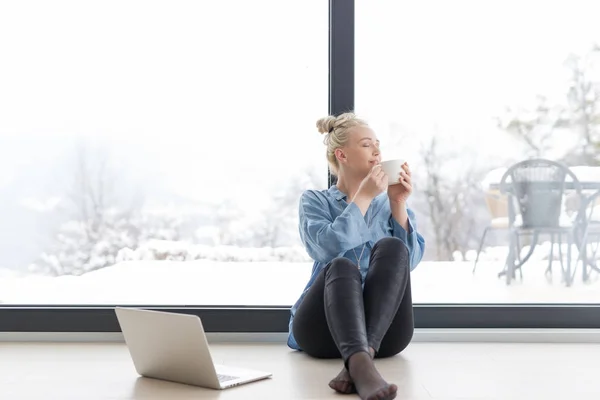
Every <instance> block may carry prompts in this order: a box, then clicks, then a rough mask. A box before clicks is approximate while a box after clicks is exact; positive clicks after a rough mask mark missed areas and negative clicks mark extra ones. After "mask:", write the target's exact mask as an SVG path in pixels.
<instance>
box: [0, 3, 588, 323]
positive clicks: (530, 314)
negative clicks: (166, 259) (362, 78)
mask: <svg viewBox="0 0 600 400" xmlns="http://www.w3.org/2000/svg"><path fill="white" fill-rule="evenodd" d="M354 17H355V2H354V0H329V93H328V96H329V107H328V108H329V110H328V111H329V113H330V114H334V115H337V114H340V113H343V112H346V111H351V110H353V109H354V93H355V90H354V88H355V86H354V79H355V76H354V75H355V66H354V61H355V47H354V42H355V40H354V35H355V18H354ZM328 182H329V184H330V185H331V184H333V183H334V177H333V176H332V175H331V173H330V172H329V171H328ZM115 306H116V304H115V305H111V304H107V305H98V306H83V305H73V306H51V305H0V332H120V328H119V324H118V321H117V319H116V315H115V313H114V307H115ZM127 306H132V307H140V308H145V309H151V310H159V311H170V312H178V313H186V314H194V315H198V316H200V317H201V318H202V321H203V325H204V327H205V329H206V331H207V332H245V333H260V332H264V333H273V332H279V333H281V332H287V330H288V321H289V312H290V307H289V306H279V307H264V306H222V307H221V306H201V305H198V306H188V305H181V306H163V305H147V304H146V305H127ZM414 314H415V327H416V328H429V329H432V328H440V329H443V328H469V329H473V328H475V329H476V328H480V329H481V328H508V329H510V328H515V329H543V328H548V329H600V304H416V305H415V306H414Z"/></svg>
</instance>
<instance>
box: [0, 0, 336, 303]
mask: <svg viewBox="0 0 600 400" xmlns="http://www.w3.org/2000/svg"><path fill="white" fill-rule="evenodd" d="M327 30H328V8H327V3H326V2H323V1H318V0H311V1H303V2H301V3H290V2H282V1H275V0H273V1H271V0H261V1H242V0H240V1H233V2H230V1H228V2H219V1H210V2H197V1H181V2H171V1H151V2H148V1H131V0H128V1H105V2H77V1H53V2H44V1H34V2H18V1H11V2H3V3H2V4H0V54H1V55H2V62H0V115H1V117H0V221H2V224H1V226H0V303H2V304H5V305H11V304H40V305H93V304H165V305H169V304H194V305H229V304H238V305H255V304H261V305H267V304H284V305H285V304H291V303H292V302H293V301H294V297H295V296H296V295H297V294H298V293H300V291H301V290H302V287H301V286H302V284H303V282H302V281H303V279H304V278H305V274H306V271H307V266H308V268H310V262H309V260H308V259H307V255H306V253H305V252H304V250H303V249H302V247H301V244H300V242H299V238H298V235H297V225H296V219H297V209H298V207H297V201H298V197H299V195H300V193H301V192H302V190H304V189H305V188H309V187H311V188H312V187H316V188H325V187H326V184H327V164H326V161H325V157H324V147H323V145H322V138H321V137H319V134H318V132H317V130H316V127H315V122H316V120H317V119H318V118H319V117H321V116H324V115H326V114H327V112H328V109H327V98H328V86H327V79H328V61H327V60H328V54H327V52H328V41H327V37H328V34H327ZM274 281H275V282H280V283H285V286H274V285H273V284H272V282H274Z"/></svg>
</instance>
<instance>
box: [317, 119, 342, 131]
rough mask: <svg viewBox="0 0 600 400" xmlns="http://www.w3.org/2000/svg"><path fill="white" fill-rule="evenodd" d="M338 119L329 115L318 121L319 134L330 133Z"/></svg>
mask: <svg viewBox="0 0 600 400" xmlns="http://www.w3.org/2000/svg"><path fill="white" fill-rule="evenodd" d="M336 120H337V118H336V117H334V116H332V115H329V116H327V117H324V118H321V119H319V120H318V121H317V129H318V130H319V133H329V132H331V130H332V129H333V127H334V125H335V121H336Z"/></svg>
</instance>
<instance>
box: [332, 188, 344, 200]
mask: <svg viewBox="0 0 600 400" xmlns="http://www.w3.org/2000/svg"><path fill="white" fill-rule="evenodd" d="M329 194H330V195H331V196H332V197H333V198H334V199H336V200H337V201H340V200H342V199H345V198H346V195H345V194H344V193H342V192H341V191H340V189H338V187H337V186H336V185H331V187H330V188H329Z"/></svg>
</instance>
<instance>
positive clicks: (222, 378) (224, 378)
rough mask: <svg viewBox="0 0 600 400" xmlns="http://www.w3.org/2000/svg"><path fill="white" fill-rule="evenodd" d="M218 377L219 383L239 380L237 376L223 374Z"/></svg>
mask: <svg viewBox="0 0 600 400" xmlns="http://www.w3.org/2000/svg"><path fill="white" fill-rule="evenodd" d="M217 377H218V378H219V382H227V381H232V380H234V379H238V377H237V376H230V375H221V374H217Z"/></svg>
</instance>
